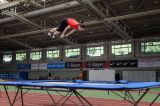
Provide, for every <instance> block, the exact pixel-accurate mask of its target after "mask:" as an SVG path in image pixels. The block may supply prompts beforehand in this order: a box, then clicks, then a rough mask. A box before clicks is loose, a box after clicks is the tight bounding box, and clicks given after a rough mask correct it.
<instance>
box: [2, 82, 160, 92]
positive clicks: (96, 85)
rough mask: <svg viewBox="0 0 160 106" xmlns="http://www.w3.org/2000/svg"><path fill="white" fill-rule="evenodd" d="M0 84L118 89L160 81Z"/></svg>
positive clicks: (139, 87) (153, 83)
mask: <svg viewBox="0 0 160 106" xmlns="http://www.w3.org/2000/svg"><path fill="white" fill-rule="evenodd" d="M0 85H10V86H33V87H49V88H74V89H98V90H118V89H119V90H120V89H141V88H151V87H159V86H160V82H125V83H123V82H122V83H120V82H118V83H117V82H95V81H94V82H93V81H58V80H57V81H56V80H31V81H13V82H12V81H8V82H0Z"/></svg>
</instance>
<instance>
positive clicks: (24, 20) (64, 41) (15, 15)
mask: <svg viewBox="0 0 160 106" xmlns="http://www.w3.org/2000/svg"><path fill="white" fill-rule="evenodd" d="M3 14H6V15H9V16H12V17H15V18H17V19H18V20H20V21H21V22H23V23H25V24H27V25H30V26H31V27H33V28H36V29H41V30H42V29H43V28H42V27H41V26H40V25H38V24H36V23H35V22H33V21H30V20H28V19H27V18H25V17H23V16H21V15H18V14H16V13H13V12H3ZM43 33H45V34H46V35H47V32H46V31H45V32H43ZM56 39H58V40H59V41H61V42H63V43H69V44H76V43H77V41H76V39H74V38H73V39H61V38H59V37H56Z"/></svg>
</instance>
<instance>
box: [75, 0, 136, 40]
mask: <svg viewBox="0 0 160 106" xmlns="http://www.w3.org/2000/svg"><path fill="white" fill-rule="evenodd" d="M77 1H78V2H79V3H80V4H81V5H83V6H84V7H85V8H87V9H88V10H89V11H91V12H92V13H93V14H95V15H96V17H97V18H98V19H99V20H100V21H102V22H103V23H104V24H105V25H107V26H108V27H109V28H110V29H113V32H114V33H116V34H117V35H119V36H120V37H121V38H123V39H124V40H130V39H132V35H133V33H132V32H130V31H128V29H127V27H126V26H125V25H122V24H120V23H119V22H118V21H107V22H106V21H103V20H102V19H105V18H107V17H106V15H105V14H104V13H103V12H102V11H100V10H99V9H98V8H97V7H96V6H95V5H94V4H93V3H92V0H77Z"/></svg>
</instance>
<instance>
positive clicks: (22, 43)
mask: <svg viewBox="0 0 160 106" xmlns="http://www.w3.org/2000/svg"><path fill="white" fill-rule="evenodd" d="M6 1H7V2H8V3H5V4H3V5H2V4H1V5H0V11H1V15H0V51H15V50H27V49H33V48H47V47H55V46H60V45H73V44H86V43H95V42H104V41H115V40H133V39H141V38H150V37H157V38H158V36H159V33H160V22H159V21H160V0H6ZM66 17H72V18H75V19H76V20H78V21H79V20H82V19H84V20H85V23H84V24H85V25H86V29H85V30H84V31H81V32H76V33H74V34H73V35H71V36H69V37H68V38H65V39H59V38H56V39H52V38H51V37H49V36H48V35H47V32H48V30H49V29H50V28H52V27H56V26H57V25H58V24H59V23H60V21H61V20H62V19H63V18H66Z"/></svg>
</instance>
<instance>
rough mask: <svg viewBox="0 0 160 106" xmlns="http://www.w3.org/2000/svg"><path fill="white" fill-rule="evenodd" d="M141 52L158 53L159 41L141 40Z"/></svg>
mask: <svg viewBox="0 0 160 106" xmlns="http://www.w3.org/2000/svg"><path fill="white" fill-rule="evenodd" d="M141 52H142V53H145V54H155V53H160V42H143V43H141Z"/></svg>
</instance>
